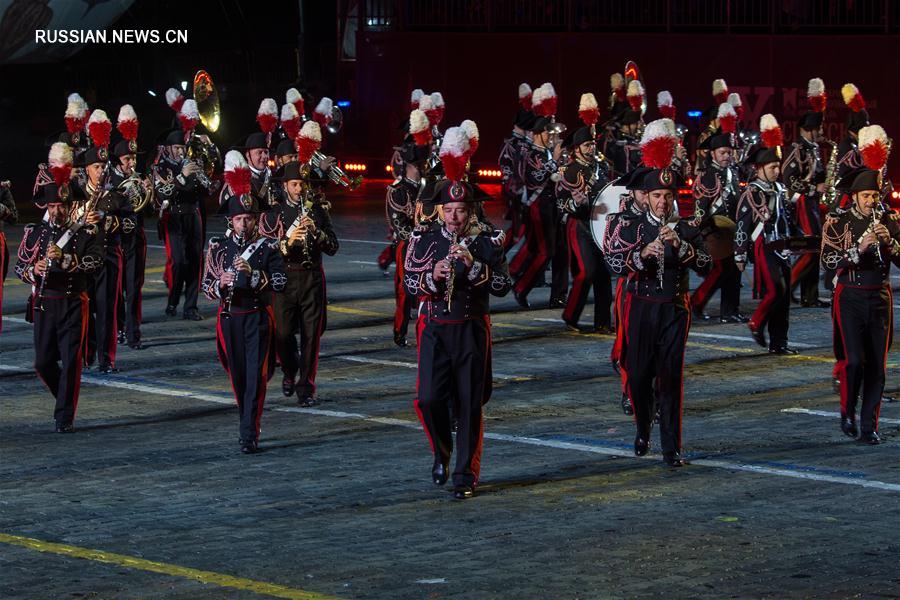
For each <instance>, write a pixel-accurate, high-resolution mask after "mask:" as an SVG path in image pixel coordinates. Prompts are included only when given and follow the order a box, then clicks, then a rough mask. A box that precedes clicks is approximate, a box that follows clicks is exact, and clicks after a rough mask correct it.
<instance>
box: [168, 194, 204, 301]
mask: <svg viewBox="0 0 900 600" xmlns="http://www.w3.org/2000/svg"><path fill="white" fill-rule="evenodd" d="M165 232H166V252H167V253H168V255H169V258H171V261H172V265H171V268H172V272H171V273H170V274H169V277H167V279H168V282H169V300H168V303H169V305H170V306H178V301H179V300H180V299H181V293H182V292H184V310H196V309H197V295H198V294H199V292H200V273H201V270H202V269H203V225H202V223H201V220H200V211H199V209H194V210H193V211H192V212H189V213H185V214H176V213H170V214H168V215H166V224H165Z"/></svg>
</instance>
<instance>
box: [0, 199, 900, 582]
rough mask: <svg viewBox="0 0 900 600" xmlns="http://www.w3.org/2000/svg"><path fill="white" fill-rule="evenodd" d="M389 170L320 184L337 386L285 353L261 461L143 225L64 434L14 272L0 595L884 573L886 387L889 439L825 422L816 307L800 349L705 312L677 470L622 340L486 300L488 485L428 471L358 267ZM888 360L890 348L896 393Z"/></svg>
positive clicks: (207, 337) (899, 510) (798, 316)
mask: <svg viewBox="0 0 900 600" xmlns="http://www.w3.org/2000/svg"><path fill="white" fill-rule="evenodd" d="M382 189H383V188H381V187H380V186H379V185H376V184H371V185H369V186H367V187H366V188H364V193H363V194H360V195H357V196H355V197H353V198H343V199H335V202H334V204H335V223H336V229H337V231H338V235H339V237H340V238H341V239H342V240H343V243H342V248H341V251H340V253H339V254H338V255H337V256H336V257H334V258H333V259H329V260H328V261H327V264H326V270H327V274H328V290H329V298H330V307H329V309H330V311H329V317H328V330H327V332H326V334H325V338H324V341H323V345H322V361H321V371H320V376H319V383H320V395H321V396H322V397H323V398H326V399H328V400H329V402H328V403H326V404H324V405H323V406H322V407H321V408H315V409H301V408H299V407H297V406H296V404H295V403H293V402H292V401H291V400H288V399H285V398H283V397H282V396H281V394H280V377H279V376H277V375H276V378H275V379H273V381H272V385H271V386H270V388H271V389H270V392H269V395H268V398H267V412H266V414H265V416H264V418H263V434H262V446H263V448H264V449H265V451H264V452H263V453H261V454H259V455H257V456H243V455H241V454H240V453H239V452H238V446H237V416H236V412H235V409H234V407H233V399H232V398H231V396H230V391H229V389H230V388H229V385H228V381H227V379H226V377H225V374H224V372H223V371H222V369H221V367H220V366H219V364H218V363H217V361H216V356H215V346H214V332H213V326H214V324H213V321H212V320H211V319H207V320H205V321H202V322H199V323H193V322H186V321H182V320H180V319H168V318H166V317H165V316H164V315H163V308H164V304H165V299H164V298H165V296H164V286H163V284H162V282H161V270H162V269H161V265H162V260H163V256H164V254H163V251H162V249H161V248H160V247H159V246H155V247H153V248H151V251H150V261H149V267H150V269H151V271H150V274H148V277H147V280H148V282H147V285H146V287H145V302H144V309H145V326H144V334H145V338H146V342H147V343H148V346H149V347H148V348H147V349H146V350H144V351H140V352H138V351H133V350H130V349H128V348H121V349H120V357H119V365H120V367H121V369H122V372H121V373H119V374H116V375H111V376H101V375H99V374H97V373H96V371H86V372H85V376H84V384H83V392H82V397H81V402H80V405H79V410H78V420H77V423H76V425H77V427H78V432H77V433H76V434H75V435H72V436H60V435H56V434H54V433H52V425H53V423H52V400H51V399H50V397H49V395H48V394H47V392H46V391H45V389H44V388H43V386H42V385H41V383H40V382H39V381H38V380H37V378H36V377H35V376H34V375H33V373H32V372H31V371H30V370H29V368H30V365H31V363H32V361H33V349H32V345H31V328H30V326H29V325H27V324H25V323H24V322H23V320H22V317H23V314H22V312H23V309H24V300H25V296H26V292H27V290H26V287H25V286H24V285H21V284H19V283H18V282H16V281H7V285H6V292H5V305H6V311H5V316H4V322H3V332H2V334H0V369H2V370H0V573H2V577H0V596H2V597H4V598H61V597H85V598H207V597H208V598H221V597H229V598H231V597H233V598H254V597H266V596H278V597H288V598H302V597H322V596H320V595H326V596H336V597H346V598H380V597H391V598H395V597H396V598H422V597H429V598H432V597H433V598H444V597H477V598H492V597H510V596H513V595H520V596H525V597H565V598H596V597H613V598H618V597H622V598H629V597H637V596H643V597H647V596H665V597H710V598H721V597H772V598H781V597H787V596H791V597H794V596H800V597H823V596H825V597H858V596H860V597H897V596H900V574H898V571H897V567H896V565H897V555H898V552H900V541H898V539H897V538H898V533H900V502H898V500H900V461H898V458H900V451H898V448H900V445H898V431H900V426H898V425H900V404H890V405H886V406H885V407H884V409H883V410H882V417H883V420H882V427H881V432H882V434H883V435H884V437H885V438H886V443H885V444H883V445H882V446H880V447H876V448H869V447H862V446H859V445H857V444H855V443H854V442H852V441H850V440H848V439H847V438H845V437H843V436H842V435H841V434H840V432H839V430H838V417H837V413H836V411H837V410H838V398H837V396H835V395H834V393H833V392H832V390H831V386H830V382H829V375H830V369H831V358H830V356H831V355H830V345H829V344H830V335H831V325H830V322H829V320H828V312H827V310H821V309H818V310H817V309H805V310H796V311H795V312H794V313H793V314H792V316H791V339H792V341H794V342H797V343H800V344H803V354H801V355H799V356H795V357H770V356H768V355H767V354H764V353H761V352H760V351H759V350H760V349H759V348H758V347H756V346H755V345H754V344H753V342H752V340H751V339H750V337H749V333H748V331H747V330H746V327H744V326H738V325H718V324H715V325H706V324H700V325H696V326H695V327H694V329H693V332H692V336H691V338H690V342H689V348H688V354H687V366H686V371H687V382H686V390H685V393H686V401H685V426H684V439H685V445H686V450H687V452H688V454H689V456H690V457H691V458H692V464H691V465H690V466H688V467H687V468H684V469H681V470H678V471H672V470H668V469H666V468H664V467H663V466H662V463H661V461H660V460H659V457H658V456H655V457H651V458H649V459H636V458H634V457H633V456H632V455H631V453H630V447H631V443H632V440H633V437H634V432H633V425H632V423H631V421H630V418H628V417H625V416H624V415H623V414H622V412H621V409H620V408H619V404H618V397H619V394H618V385H619V384H618V378H617V377H616V376H615V374H614V373H613V371H612V369H611V367H610V366H609V364H608V361H607V357H608V354H609V349H610V345H611V338H609V337H607V336H596V335H591V336H585V335H574V334H570V333H566V332H565V331H564V329H563V327H562V324H561V322H560V321H559V312H558V311H550V310H532V311H527V312H526V311H519V310H516V309H515V303H514V301H513V299H512V297H511V296H510V297H509V298H505V299H502V300H500V301H498V302H495V303H494V308H495V317H494V320H495V323H496V325H495V329H494V336H495V346H494V369H495V371H496V373H495V375H496V386H497V387H496V391H495V393H494V397H493V399H492V401H491V403H490V404H489V405H488V408H487V419H488V421H487V431H488V439H487V440H486V442H485V456H484V469H483V474H482V478H483V485H482V487H481V488H480V495H479V497H477V498H476V499H474V500H471V501H468V502H463V503H459V502H455V501H453V500H452V499H451V497H450V494H449V492H448V490H447V489H440V488H435V487H434V486H433V485H432V484H431V483H430V481H429V479H430V478H429V471H430V467H431V457H430V454H429V451H428V446H427V442H426V439H425V436H424V434H423V433H422V432H421V430H420V429H419V428H418V426H417V425H416V424H415V422H414V420H415V415H414V412H413V410H412V406H411V402H412V396H413V390H414V383H415V368H414V367H415V349H414V348H412V347H411V348H407V349H399V348H396V347H395V346H394V345H393V344H392V342H391V327H390V316H391V310H392V302H393V299H392V288H391V280H390V279H389V278H385V277H383V276H382V274H381V273H380V271H379V270H378V269H377V267H376V266H375V265H374V261H375V256H376V255H377V253H378V252H379V251H380V250H381V248H382V247H383V246H382V242H381V241H380V240H382V239H383V236H384V218H383V211H382V209H381V198H382V191H381V190H382ZM496 210H497V207H492V209H491V213H492V214H495V213H496ZM20 232H21V230H20V229H15V230H13V231H12V232H11V234H10V235H11V238H12V239H13V246H14V245H15V243H17V241H18V237H19V235H20ZM151 237H152V236H151ZM150 243H151V244H154V245H156V244H159V242H157V241H155V240H152V239H151V242H150ZM13 249H14V247H13ZM547 294H548V292H547V290H546V289H540V290H538V291H537V292H536V293H535V295H534V298H533V300H534V301H539V300H541V299H543V301H546V298H547ZM743 298H744V300H745V305H744V308H745V310H746V311H749V310H750V309H751V308H752V305H753V302H752V301H751V300H750V299H749V291H748V290H747V289H746V288H745V291H744V294H743ZM535 304H538V302H535ZM715 308H716V307H715V306H713V307H711V311H712V312H715ZM201 310H203V311H204V312H205V313H206V314H207V315H211V314H213V308H212V306H211V305H208V304H204V305H202V306H201ZM589 320H590V319H589V318H588V317H587V316H585V318H584V321H585V322H588V321H589ZM897 367H898V354H897V352H892V353H891V355H890V357H889V377H888V388H889V389H892V390H896V388H897V387H898V381H897V376H898V368H897ZM655 441H656V440H654V442H655Z"/></svg>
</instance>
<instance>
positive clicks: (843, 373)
mask: <svg viewBox="0 0 900 600" xmlns="http://www.w3.org/2000/svg"><path fill="white" fill-rule="evenodd" d="M843 291H844V286H843V285H841V284H840V283H839V284H837V286H836V287H835V288H834V300H833V302H834V326H835V327H837V330H838V334H839V335H840V336H841V345H842V346H843V350H844V356H845V357H846V355H847V342H846V340H845V339H844V329H843V328H842V327H841V295H842V294H841V293H842V292H843ZM835 356H837V354H836V353H835ZM835 367H836V368H837V369H838V378H839V379H840V382H841V415H843V416H848V417H854V415H848V414H847V399H848V397H849V388H848V387H847V360H846V358H844V360H838V362H837V365H835Z"/></svg>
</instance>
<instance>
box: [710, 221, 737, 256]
mask: <svg viewBox="0 0 900 600" xmlns="http://www.w3.org/2000/svg"><path fill="white" fill-rule="evenodd" d="M736 229H737V226H736V225H735V223H734V221H732V220H731V219H729V218H728V217H726V216H725V215H713V218H712V219H711V222H710V226H709V228H708V230H707V231H704V232H703V241H704V242H706V250H707V252H709V255H710V256H711V257H712V258H713V259H715V260H722V259H723V258H727V257H729V256H734V232H735V230H736Z"/></svg>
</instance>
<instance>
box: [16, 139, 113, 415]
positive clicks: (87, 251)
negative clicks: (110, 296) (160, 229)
mask: <svg viewBox="0 0 900 600" xmlns="http://www.w3.org/2000/svg"><path fill="white" fill-rule="evenodd" d="M72 162H73V156H72V149H71V148H70V147H69V146H68V145H66V144H64V143H62V142H57V143H55V144H53V146H52V147H51V149H50V155H49V163H48V164H49V171H50V172H51V173H52V177H53V181H52V182H50V183H47V184H45V185H43V186H41V187H40V188H39V189H38V190H37V191H36V194H35V195H36V198H37V201H39V202H40V203H41V204H43V205H44V206H46V209H47V213H48V214H47V220H44V221H41V222H39V223H38V224H37V225H27V226H26V227H25V231H24V232H23V236H22V242H21V244H20V245H19V251H18V261H17V262H16V267H15V271H16V275H17V276H18V277H19V279H21V280H22V281H24V282H25V283H27V284H29V285H31V286H33V287H34V289H35V292H34V293H33V294H32V297H31V299H30V303H31V306H30V308H31V310H30V315H31V319H32V321H33V322H34V354H35V359H34V369H35V371H36V372H37V374H38V377H40V378H41V380H42V381H43V382H44V384H45V385H46V386H47V388H48V389H49V390H50V393H52V394H53V396H54V397H55V398H56V408H55V409H54V413H53V417H54V419H55V421H56V432H57V433H72V432H74V431H75V428H74V421H75V410H76V408H77V407H78V391H79V387H80V384H81V368H82V363H83V358H82V352H83V349H84V343H85V341H86V336H87V328H88V303H89V300H88V295H87V289H88V283H89V278H90V276H92V275H94V274H95V273H96V272H97V271H98V270H100V269H102V268H103V262H104V250H103V240H102V238H101V237H100V236H98V235H95V234H93V233H90V232H89V231H88V227H87V226H86V224H96V223H97V222H98V220H99V219H98V217H97V216H96V214H93V215H90V216H89V217H88V218H87V219H86V220H85V221H81V220H74V219H72V191H71V189H70V178H71V175H72ZM92 222H93V223H92Z"/></svg>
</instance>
